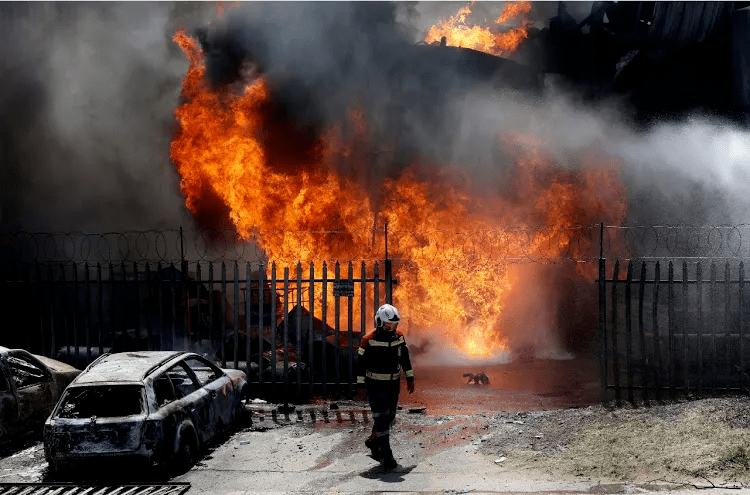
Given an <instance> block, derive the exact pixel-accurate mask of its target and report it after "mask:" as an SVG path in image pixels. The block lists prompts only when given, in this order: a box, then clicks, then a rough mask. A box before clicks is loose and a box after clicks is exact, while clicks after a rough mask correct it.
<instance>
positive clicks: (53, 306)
mask: <svg viewBox="0 0 750 495" xmlns="http://www.w3.org/2000/svg"><path fill="white" fill-rule="evenodd" d="M47 274H48V277H49V293H50V300H49V309H50V311H49V330H50V332H49V333H50V356H51V357H52V358H56V357H57V354H56V352H57V336H56V335H55V334H56V333H57V325H55V317H56V315H55V312H56V311H57V303H56V301H55V298H56V297H57V294H56V291H55V286H56V284H55V274H54V270H53V268H52V263H50V264H48V265H47ZM0 283H3V281H2V280H0Z"/></svg>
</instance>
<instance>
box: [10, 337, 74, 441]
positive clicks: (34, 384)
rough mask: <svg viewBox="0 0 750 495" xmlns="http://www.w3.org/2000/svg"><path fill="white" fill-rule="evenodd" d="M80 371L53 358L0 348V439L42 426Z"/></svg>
mask: <svg viewBox="0 0 750 495" xmlns="http://www.w3.org/2000/svg"><path fill="white" fill-rule="evenodd" d="M80 372H81V371H80V370H77V369H75V368H73V367H72V366H69V365H67V364H65V363H61V362H60V361H56V360H54V359H50V358H47V357H44V356H37V355H34V354H31V353H29V352H27V351H24V350H22V349H8V348H7V347H0V442H1V443H5V442H8V441H10V440H13V439H14V438H15V437H17V436H19V435H23V434H25V433H28V432H30V431H33V430H38V429H39V428H41V427H42V426H43V425H44V420H45V419H47V416H49V413H50V412H52V409H54V407H55V404H56V403H57V401H58V399H59V398H60V396H61V395H62V393H63V391H64V390H65V387H67V386H68V384H69V383H70V382H71V381H73V379H74V378H75V377H76V376H78V374H79V373H80Z"/></svg>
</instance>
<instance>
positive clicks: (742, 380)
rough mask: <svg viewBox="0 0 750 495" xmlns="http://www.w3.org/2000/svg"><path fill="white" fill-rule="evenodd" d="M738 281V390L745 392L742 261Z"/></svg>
mask: <svg viewBox="0 0 750 495" xmlns="http://www.w3.org/2000/svg"><path fill="white" fill-rule="evenodd" d="M738 278H739V280H738V282H739V283H738V288H739V295H738V299H739V305H740V310H739V312H738V314H739V321H738V323H739V327H740V328H739V333H740V345H739V347H740V389H741V390H747V387H748V386H750V384H747V383H746V379H745V376H746V374H745V321H746V318H745V264H744V262H743V261H740V268H739V277H738Z"/></svg>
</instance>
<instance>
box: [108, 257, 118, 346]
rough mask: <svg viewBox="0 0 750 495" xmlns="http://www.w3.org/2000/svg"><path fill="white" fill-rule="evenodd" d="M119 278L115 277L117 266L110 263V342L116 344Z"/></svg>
mask: <svg viewBox="0 0 750 495" xmlns="http://www.w3.org/2000/svg"><path fill="white" fill-rule="evenodd" d="M116 278H117V277H116V276H115V266H114V265H113V264H112V262H111V261H110V262H109V326H108V327H109V339H110V342H112V343H114V342H113V340H114V337H115V322H116V321H117V320H116V319H115V315H116V313H115V308H116V307H117V306H116V304H115V300H116V296H115V292H117V290H116V283H115V279H116Z"/></svg>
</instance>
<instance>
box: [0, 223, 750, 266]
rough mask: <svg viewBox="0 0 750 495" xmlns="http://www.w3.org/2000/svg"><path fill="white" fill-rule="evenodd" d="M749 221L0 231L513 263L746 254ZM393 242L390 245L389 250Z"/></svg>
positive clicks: (84, 243) (179, 248)
mask: <svg viewBox="0 0 750 495" xmlns="http://www.w3.org/2000/svg"><path fill="white" fill-rule="evenodd" d="M745 239H750V224H740V225H719V226H669V225H650V226H603V225H590V226H578V227H566V228H549V227H540V228H531V227H524V228H520V227H512V228H502V229H492V230H480V231H456V230H447V229H446V230H434V231H399V230H388V231H386V229H384V228H380V229H364V230H359V231H258V232H254V233H253V236H252V239H246V238H243V237H241V236H240V235H238V234H237V232H235V231H229V230H188V229H162V230H145V231H126V232H102V233H86V232H62V233H60V232H57V233H55V232H53V233H45V232H0V259H2V260H4V261H15V262H76V263H82V262H89V263H120V262H162V263H173V262H180V261H201V262H219V261H237V262H252V263H266V262H268V261H269V260H271V261H274V262H276V263H282V264H284V263H286V264H292V263H296V262H297V261H305V262H323V261H325V262H340V263H345V262H349V261H353V262H360V261H365V262H370V261H376V260H384V259H385V258H386V252H387V257H388V258H389V259H391V260H393V261H396V262H400V263H402V264H403V265H404V266H412V265H413V266H415V267H416V266H418V267H421V268H435V269H461V268H464V267H466V266H467V265H471V266H473V267H474V268H479V269H482V268H483V267H486V268H492V267H494V266H496V265H499V264H500V265H501V264H508V263H527V262H540V263H556V262H560V261H575V262H593V261H595V260H597V259H598V258H599V257H600V256H604V257H605V258H610V259H614V258H618V259H667V258H683V259H689V258H744V257H749V256H750V242H747V241H745V242H743V241H744V240H745ZM386 244H387V250H386Z"/></svg>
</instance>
